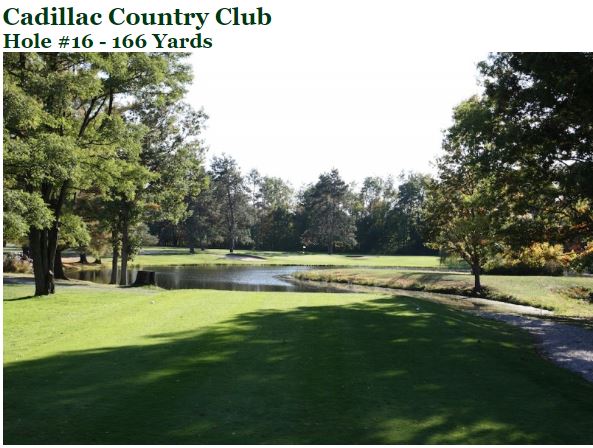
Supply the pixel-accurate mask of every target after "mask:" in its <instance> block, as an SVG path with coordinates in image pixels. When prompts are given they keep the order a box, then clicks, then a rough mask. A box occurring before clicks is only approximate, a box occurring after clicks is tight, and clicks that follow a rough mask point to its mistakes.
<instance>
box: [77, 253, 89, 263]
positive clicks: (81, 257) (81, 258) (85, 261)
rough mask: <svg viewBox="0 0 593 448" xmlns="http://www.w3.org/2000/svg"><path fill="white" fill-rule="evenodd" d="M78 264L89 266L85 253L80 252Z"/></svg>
mask: <svg viewBox="0 0 593 448" xmlns="http://www.w3.org/2000/svg"><path fill="white" fill-rule="evenodd" d="M79 255H80V264H89V260H87V258H86V252H80V253H79Z"/></svg>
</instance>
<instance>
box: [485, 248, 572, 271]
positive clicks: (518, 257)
mask: <svg viewBox="0 0 593 448" xmlns="http://www.w3.org/2000/svg"><path fill="white" fill-rule="evenodd" d="M571 258H572V255H571V254H569V253H565V252H564V250H563V247H562V245H560V244H555V245H552V244H550V243H535V244H532V245H531V246H529V247H527V248H525V249H522V250H520V251H512V250H510V249H507V250H505V251H503V252H502V253H500V254H497V255H496V256H495V257H494V258H493V259H492V260H491V261H490V262H489V263H488V264H487V265H486V266H485V267H484V271H485V272H486V273H487V274H495V275H562V274H563V273H564V270H565V269H566V267H567V266H568V264H569V263H570V261H571Z"/></svg>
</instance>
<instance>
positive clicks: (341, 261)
mask: <svg viewBox="0 0 593 448" xmlns="http://www.w3.org/2000/svg"><path fill="white" fill-rule="evenodd" d="M228 253H229V252H228V250H224V249H209V250H206V251H203V252H202V251H200V250H197V251H196V253H195V254H194V255H191V254H190V253H189V250H188V249H183V248H166V247H147V248H145V249H144V250H143V251H142V253H141V254H140V255H138V256H137V257H136V258H135V259H134V261H133V264H136V265H144V266H163V265H192V264H194V265H199V264H242V265H305V266H375V267H389V266H399V267H418V268H438V267H439V266H440V264H439V257H436V256H406V255H364V256H357V255H347V254H337V255H327V254H312V253H305V254H302V253H298V252H261V251H249V250H238V251H235V253H236V254H238V255H241V254H248V255H256V256H259V257H263V259H252V260H249V261H244V260H240V259H230V258H225V255H227V254H228ZM104 262H108V260H104Z"/></svg>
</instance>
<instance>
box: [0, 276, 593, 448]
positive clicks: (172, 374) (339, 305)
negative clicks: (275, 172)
mask: <svg viewBox="0 0 593 448" xmlns="http://www.w3.org/2000/svg"><path fill="white" fill-rule="evenodd" d="M31 293H32V287H31V286H21V285H16V286H13V285H10V286H5V288H4V297H5V300H4V350H5V354H4V441H5V442H6V443H9V444H16V443H27V444H41V443H62V444H67V443H68V444H70V443H82V444H98V443H102V444H130V443H135V444H144V443H151V444H153V443H159V444H174V443H192V444H202V443H211V444H212V443H229V444H232V443H243V444H251V443H292V444H306V443H337V444H346V443H369V444H373V443H391V444H397V443H408V444H417V443H455V444H468V443H473V444H476V443H480V444H493V443H497V444H499V443H506V444H524V443H542V444H543V443H546V444H548V443H555V444H565V443H581V444H586V443H590V442H591V441H592V440H593V425H591V421H593V386H591V385H590V384H588V383H586V382H585V381H584V380H582V379H581V378H580V377H578V376H577V375H574V374H572V373H570V372H568V371H565V370H562V369H560V368H558V367H556V366H555V365H553V364H551V363H549V362H547V361H545V360H543V359H541V358H540V357H539V356H538V355H537V354H536V352H535V351H534V349H533V347H532V341H531V339H530V338H529V337H528V336H527V335H526V334H525V333H523V332H520V331H519V330H516V329H514V328H512V327H509V326H506V325H504V324H502V323H498V322H491V321H486V320H483V319H480V318H478V317H474V316H471V315H468V314H464V313H462V312H460V311H455V310H451V309H448V308H446V307H444V306H442V305H438V304H434V303H428V302H422V301H419V300H415V299H412V298H409V297H405V296H401V295H400V296H395V297H391V296H388V295H379V294H321V293H314V294H313V293H246V292H231V291H208V290H178V291H163V290H156V289H152V290H149V289H130V288H127V289H117V288H111V287H93V288H89V287H86V288H85V287H82V286H80V285H78V286H71V287H62V288H60V290H59V292H58V293H57V294H56V295H55V296H52V297H50V298H30V297H29V295H30V294H31Z"/></svg>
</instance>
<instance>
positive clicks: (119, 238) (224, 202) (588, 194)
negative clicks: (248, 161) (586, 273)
mask: <svg viewBox="0 0 593 448" xmlns="http://www.w3.org/2000/svg"><path fill="white" fill-rule="evenodd" d="M187 57H188V55H187V54H180V53H9V54H6V55H5V57H4V62H3V64H4V65H3V71H4V85H3V89H4V104H3V107H4V123H3V126H4V128H3V129H4V133H3V142H4V173H3V176H4V220H3V224H4V226H3V229H4V241H5V242H6V241H11V242H20V243H21V244H22V245H23V246H24V247H25V249H26V251H27V252H28V253H29V254H30V257H31V258H32V260H33V271H34V276H35V294H36V295H45V294H49V293H52V292H53V291H54V289H55V284H54V279H55V278H60V277H62V278H64V277H65V273H64V270H63V266H62V260H61V253H62V252H63V251H64V250H66V249H76V250H78V251H79V253H80V254H81V261H82V262H86V254H92V255H95V256H102V255H105V254H110V255H111V265H112V279H111V281H112V283H117V282H118V272H119V273H120V276H119V282H120V283H122V284H123V283H125V279H126V277H127V276H126V271H127V269H128V262H129V260H130V259H131V258H132V257H133V256H134V255H135V254H136V253H137V251H138V250H139V248H140V247H141V246H142V245H146V244H160V245H166V246H184V247H188V248H189V251H190V252H192V253H193V252H195V251H196V250H203V249H205V248H208V247H226V248H228V249H229V250H230V251H231V252H233V251H234V250H235V249H236V248H248V249H255V250H279V251H295V250H308V251H327V252H328V253H329V254H331V253H334V252H335V251H359V252H364V253H377V254H426V253H436V252H437V251H439V252H440V253H441V254H442V255H443V256H454V257H458V258H461V259H462V260H464V261H465V262H467V264H468V265H469V266H470V267H471V270H472V272H473V274H474V276H475V291H476V293H480V291H481V289H482V288H481V283H480V275H481V273H482V272H484V270H487V269H489V270H494V269H497V268H504V269H506V268H509V267H514V268H518V267H521V266H527V267H530V263H531V264H533V263H534V260H535V263H536V264H537V263H540V264H541V263H542V262H544V263H548V264H549V262H550V261H553V262H555V263H560V264H561V265H562V267H563V268H564V267H566V266H571V267H574V268H575V269H587V268H590V266H591V262H592V261H591V259H592V258H593V256H592V254H593V242H592V235H593V215H592V208H591V204H592V201H593V189H592V187H591V186H592V185H593V183H592V182H591V177H592V176H591V175H592V174H593V169H592V168H593V150H592V148H593V125H592V123H593V56H592V55H591V54H590V53H569V54H566V53H535V54H534V53H495V54H492V55H490V57H489V58H488V59H487V60H486V61H484V62H482V63H480V64H479V66H478V70H479V74H480V79H481V83H482V85H483V93H482V94H481V95H479V96H474V97H472V98H469V99H467V100H466V101H463V102H462V103H461V104H459V105H458V106H457V107H456V108H455V109H454V112H453V125H452V126H451V127H450V128H449V129H447V130H446V132H445V134H444V139H443V155H442V156H441V157H440V158H439V159H438V160H437V164H436V166H437V174H436V176H434V177H432V176H428V175H424V174H418V173H408V174H407V175H403V174H402V175H400V176H399V178H397V179H394V178H393V177H387V178H379V177H367V178H366V179H364V181H363V182H362V184H361V185H360V186H359V187H358V188H356V187H355V186H354V185H353V184H349V183H347V182H346V181H345V180H344V179H342V178H341V176H340V174H339V172H338V171H337V170H331V171H329V172H326V173H322V174H320V175H319V177H318V179H317V181H316V182H314V183H311V184H310V185H306V186H304V187H302V188H300V189H298V190H295V189H294V188H293V187H292V186H291V185H290V184H288V183H287V182H286V181H284V180H283V179H280V178H277V177H270V176H265V175H262V174H260V173H259V172H258V171H257V170H251V171H249V172H248V173H247V174H244V173H243V172H242V171H241V168H240V167H239V166H238V165H237V163H236V161H235V160H233V159H232V158H231V157H229V156H227V155H224V154H222V155H218V156H214V157H213V158H212V161H211V163H210V164H209V166H207V164H206V161H205V158H206V150H205V146H204V143H203V141H202V140H201V131H202V129H203V126H204V124H205V122H206V120H207V119H208V117H207V115H206V114H205V112H204V111H202V110H194V109H193V108H192V107H191V106H190V105H189V104H186V103H185V102H184V101H183V98H184V95H185V93H186V91H187V88H188V86H189V85H190V83H191V81H192V76H191V69H190V67H189V65H188V63H187Z"/></svg>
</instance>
